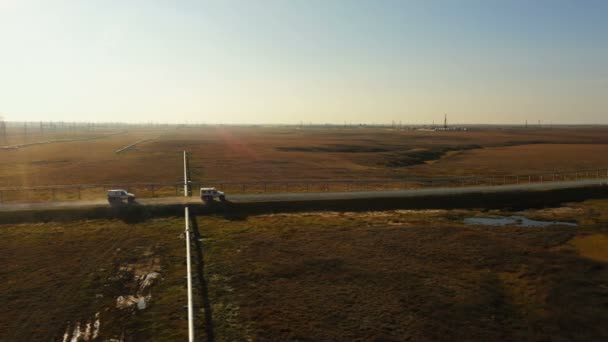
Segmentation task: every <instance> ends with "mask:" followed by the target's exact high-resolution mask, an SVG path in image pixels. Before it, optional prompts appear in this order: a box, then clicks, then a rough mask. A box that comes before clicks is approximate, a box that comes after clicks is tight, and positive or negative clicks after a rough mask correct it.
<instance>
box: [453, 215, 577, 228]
mask: <svg viewBox="0 0 608 342" xmlns="http://www.w3.org/2000/svg"><path fill="white" fill-rule="evenodd" d="M464 223H465V224H472V225H483V226H518V227H548V226H570V227H576V223H572V222H562V221H538V220H531V219H529V218H526V217H524V216H498V217H468V218H465V219H464Z"/></svg>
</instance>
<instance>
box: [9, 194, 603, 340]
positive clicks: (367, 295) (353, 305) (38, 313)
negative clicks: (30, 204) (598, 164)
mask: <svg viewBox="0 0 608 342" xmlns="http://www.w3.org/2000/svg"><path fill="white" fill-rule="evenodd" d="M607 213H608V201H606V200H593V201H587V202H582V203H571V204H567V205H564V206H563V207H559V208H547V209H530V210H526V211H524V212H520V213H512V212H508V211H486V212H480V211H478V210H453V211H446V210H396V211H379V212H310V213H297V214H275V215H257V216H250V217H231V218H224V217H221V216H198V217H196V218H195V220H194V224H195V226H196V230H197V231H200V234H201V238H202V239H201V240H200V249H198V247H196V248H195V249H194V251H195V255H196V260H197V261H196V262H195V269H196V272H197V273H196V274H197V278H196V281H195V284H196V287H195V289H196V290H195V304H196V305H197V310H196V329H197V330H196V334H197V337H198V338H199V339H200V340H203V341H211V340H215V341H248V340H252V341H276V340H281V341H296V340H297V341H318V340H361V341H368V340H373V341H378V340H383V341H402V340H444V339H446V336H449V337H450V339H466V340H480V341H481V340H483V341H487V340H504V339H516V340H546V339H553V338H555V337H556V336H558V337H559V338H562V339H564V340H595V341H598V340H605V339H606V338H608V330H607V327H606V325H605V324H604V317H605V315H604V314H605V312H606V310H607V307H608V300H607V298H608V289H607V288H606V286H605V284H606V283H607V282H608V272H606V262H607V261H608V254H606V250H608V214H607ZM509 215H524V216H526V217H528V218H531V219H537V220H546V221H562V222H567V223H577V224H578V226H571V225H559V224H553V225H549V226H547V227H521V226H518V225H517V224H510V225H506V226H484V225H468V224H465V222H464V219H465V218H468V217H480V216H481V217H496V216H509ZM182 229H183V219H180V218H175V219H174V218H166V219H151V220H148V221H145V222H139V223H130V224H126V223H124V222H121V221H118V220H92V221H75V222H70V223H44V224H42V223H40V224H19V225H11V224H3V225H0V263H1V264H2V265H3V267H2V269H1V270H0V276H1V277H2V278H3V282H2V284H1V285H0V296H1V297H2V298H3V303H4V305H3V306H2V308H0V318H1V319H0V322H1V323H0V324H1V325H0V340H62V339H63V338H68V340H70V339H71V338H73V337H74V336H80V337H81V340H87V338H88V340H108V339H112V338H113V339H116V340H119V341H166V340H183V339H185V337H186V334H187V330H186V328H187V326H186V311H185V309H184V307H183V306H184V305H185V303H186V293H185V279H184V275H185V263H184V260H185V259H184V240H183V236H181V231H182ZM197 241H199V240H197ZM198 253H200V254H198ZM199 257H200V258H199ZM201 261H202V262H201ZM146 279H147V280H146ZM141 298H144V302H145V305H144V307H138V303H140V300H141ZM96 322H98V324H97V325H96ZM87 334H88V335H87ZM66 336H67V337H66ZM86 336H88V337H86ZM93 336H97V337H96V338H93Z"/></svg>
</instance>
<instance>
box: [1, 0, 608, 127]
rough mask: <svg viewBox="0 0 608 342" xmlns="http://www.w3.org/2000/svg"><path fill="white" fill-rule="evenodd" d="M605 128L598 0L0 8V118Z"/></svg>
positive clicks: (605, 65)
mask: <svg viewBox="0 0 608 342" xmlns="http://www.w3.org/2000/svg"><path fill="white" fill-rule="evenodd" d="M444 114H447V115H448V120H449V121H450V122H455V123H489V124H499V123H516V124H517V123H521V124H523V123H524V122H525V120H528V121H529V122H537V121H538V120H541V121H542V122H544V123H553V124H559V123H569V124H572V123H575V124H576V123H590V124H595V123H608V1H603V0H599V1H595V0H585V1H579V0H570V1H565V0H551V1H547V0H536V1H528V0H503V1H496V0H453V1H449V0H445V1H431V0H421V1H413V0H412V1H406V0H395V1H392V0H386V1H382V0H373V1H372V0H369V1H358V0H302V1H300V0H292V1H289V0H239V1H231V0H218V1H177V0H172V1H155V0H147V1H140V0H131V1H114V0H103V1H97V0H88V1H83V0H79V1H67V0H40V1H39V0H0V115H2V116H4V118H5V120H11V121H24V120H27V121H50V120H53V121H91V122H104V121H106V122H107V121H121V122H158V123H184V122H189V123H225V124H235V123H300V122H304V123H309V122H313V123H339V124H341V123H344V122H347V123H390V122H391V121H395V122H399V121H401V122H403V123H404V124H406V123H408V124H424V123H430V122H432V121H435V122H440V121H442V120H443V116H444Z"/></svg>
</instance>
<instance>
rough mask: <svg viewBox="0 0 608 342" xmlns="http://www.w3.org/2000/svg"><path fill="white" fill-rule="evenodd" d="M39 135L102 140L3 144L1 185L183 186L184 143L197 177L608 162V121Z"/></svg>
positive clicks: (487, 171)
mask: <svg viewBox="0 0 608 342" xmlns="http://www.w3.org/2000/svg"><path fill="white" fill-rule="evenodd" d="M15 134H17V133H15ZM33 134H34V133H30V136H28V141H45V140H49V139H59V138H61V139H65V138H68V139H69V138H83V137H85V138H86V137H89V138H91V137H98V138H97V139H91V140H81V141H68V142H57V143H52V144H43V145H34V146H29V147H24V148H20V149H7V150H0V187H28V186H47V185H64V184H134V183H168V184H179V183H180V182H181V181H182V162H181V160H182V159H181V152H182V151H184V150H187V151H188V152H189V154H190V156H191V158H190V171H191V179H192V180H193V181H198V182H209V183H213V184H217V183H221V182H238V181H269V180H272V181H288V180H343V179H347V180H372V179H373V180H394V179H402V178H404V177H407V176H425V177H427V176H454V175H458V176H461V175H479V174H484V175H517V174H526V173H534V172H553V171H575V170H580V169H594V168H606V167H607V166H608V165H607V163H606V160H605V158H604V156H605V155H606V152H607V151H608V128H605V127H556V128H545V129H539V128H535V129H532V128H531V129H523V128H496V127H472V128H470V129H469V130H467V131H423V130H395V129H387V128H369V127H362V128H337V127H334V126H330V127H327V128H323V127H310V128H309V127H305V126H304V127H296V126H288V127H237V126H196V127H179V126H173V127H166V128H155V127H151V128H141V127H135V128H129V127H127V128H116V129H104V130H82V131H75V132H74V133H70V134H59V135H54V136H52V137H48V136H46V135H41V136H38V137H36V136H35V135H33ZM32 135H33V136H32ZM15 139H16V138H13V139H12V141H13V142H14V141H16V140H15ZM142 140H144V141H143V142H141V143H140V144H138V145H136V146H134V147H132V148H130V149H127V150H125V151H123V152H121V153H115V151H116V150H118V149H120V148H122V147H125V146H128V145H130V144H134V143H137V142H140V141H142Z"/></svg>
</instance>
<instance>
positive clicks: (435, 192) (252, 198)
mask: <svg viewBox="0 0 608 342" xmlns="http://www.w3.org/2000/svg"><path fill="white" fill-rule="evenodd" d="M588 186H608V179H594V180H580V181H567V182H547V183H530V184H510V185H494V186H469V187H454V188H443V187H438V188H425V189H411V190H390V191H354V192H309V193H279V194H243V195H239V194H235V195H230V194H228V200H229V201H231V202H234V203H253V202H283V201H319V200H348V199H377V198H412V197H426V196H439V195H464V194H475V193H501V192H512V191H526V190H551V189H570V188H578V187H588ZM137 203H138V204H139V205H144V206H145V205H171V204H188V203H200V199H199V198H198V197H196V196H193V197H165V198H144V199H139V200H137ZM104 206H108V202H107V201H106V200H102V199H99V200H88V201H66V202H41V203H18V204H1V205H0V211H20V210H49V209H69V208H74V209H83V208H96V207H104Z"/></svg>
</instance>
